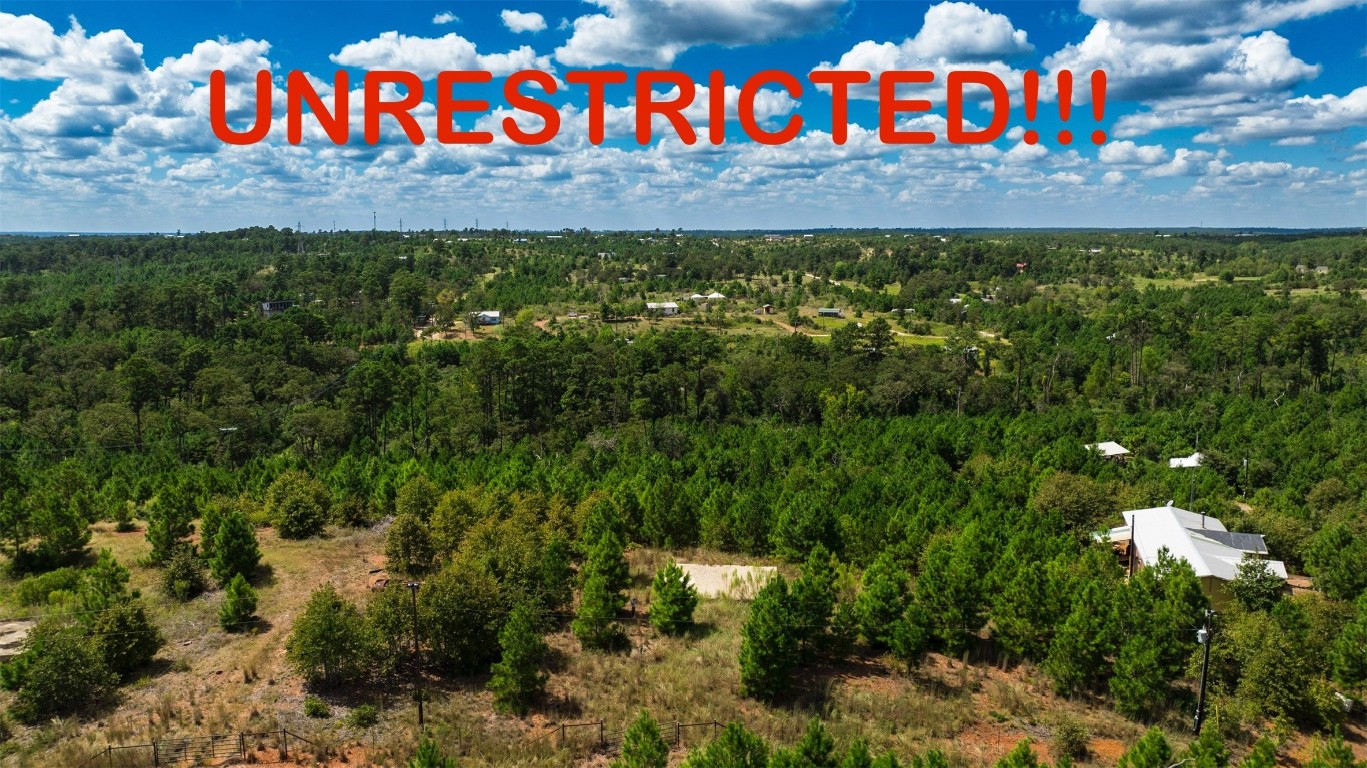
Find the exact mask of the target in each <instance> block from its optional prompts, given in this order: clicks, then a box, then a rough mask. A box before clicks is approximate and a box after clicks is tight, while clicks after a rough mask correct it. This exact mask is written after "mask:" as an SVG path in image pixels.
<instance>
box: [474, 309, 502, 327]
mask: <svg viewBox="0 0 1367 768" xmlns="http://www.w3.org/2000/svg"><path fill="white" fill-rule="evenodd" d="M475 322H476V323H479V324H480V325H498V324H499V323H502V322H503V314H502V313H501V312H500V311H499V310H497V309H485V310H480V311H479V312H476V313H475Z"/></svg>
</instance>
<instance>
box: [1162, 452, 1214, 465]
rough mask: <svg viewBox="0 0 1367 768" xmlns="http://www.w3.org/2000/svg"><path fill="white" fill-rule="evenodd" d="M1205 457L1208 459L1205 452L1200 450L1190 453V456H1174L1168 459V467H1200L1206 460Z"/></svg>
mask: <svg viewBox="0 0 1367 768" xmlns="http://www.w3.org/2000/svg"><path fill="white" fill-rule="evenodd" d="M1205 459H1206V457H1205V454H1202V453H1199V452H1197V453H1193V454H1192V455H1190V456H1178V457H1176V458H1173V459H1168V468H1169V469H1192V468H1194V467H1199V466H1201V462H1203V461H1205Z"/></svg>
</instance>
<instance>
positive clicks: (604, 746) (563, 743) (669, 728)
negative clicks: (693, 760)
mask: <svg viewBox="0 0 1367 768" xmlns="http://www.w3.org/2000/svg"><path fill="white" fill-rule="evenodd" d="M724 727H725V724H724V723H720V722H718V721H716V720H707V721H704V722H697V723H682V722H678V721H675V722H667V723H660V738H662V739H663V740H664V742H665V743H666V744H668V745H669V746H670V747H671V748H674V747H680V746H684V745H685V744H686V743H687V741H688V739H687V738H686V736H687V734H689V733H695V732H700V733H702V734H703V735H707V734H709V733H710V735H711V736H712V737H714V738H715V737H716V735H717V734H719V733H721V729H722V728H724ZM625 738H626V731H625V730H620V731H616V730H614V731H609V730H607V726H606V723H605V722H604V721H603V720H590V721H588V722H583V723H560V724H559V725H553V726H550V729H549V730H547V731H546V732H545V733H543V734H541V735H540V736H538V737H537V738H536V739H534V740H533V742H534V743H535V742H541V741H549V742H550V743H551V745H552V746H553V747H554V748H556V749H569V750H571V751H584V752H603V753H606V754H614V753H616V752H620V751H621V749H622V742H623V740H625ZM695 743H696V740H695Z"/></svg>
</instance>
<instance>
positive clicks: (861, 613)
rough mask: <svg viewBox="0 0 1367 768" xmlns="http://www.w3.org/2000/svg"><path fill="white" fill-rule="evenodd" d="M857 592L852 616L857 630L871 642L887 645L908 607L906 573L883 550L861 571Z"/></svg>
mask: <svg viewBox="0 0 1367 768" xmlns="http://www.w3.org/2000/svg"><path fill="white" fill-rule="evenodd" d="M860 584H861V587H860V590H859V596H858V597H856V598H855V601H854V609H855V616H856V617H858V621H859V634H860V635H861V636H862V637H863V638H864V641H865V642H867V643H868V644H869V645H870V646H872V647H874V648H886V647H888V644H889V642H890V641H891V640H892V635H893V633H894V631H895V630H896V624H897V621H898V619H900V618H901V617H902V616H903V615H904V613H905V612H906V608H907V574H906V571H905V570H904V569H903V568H902V567H901V566H900V565H899V564H898V563H897V561H896V560H894V559H893V557H892V553H890V552H883V553H882V554H880V555H878V557H877V558H875V559H874V561H873V563H871V564H870V565H869V567H868V568H867V569H866V570H865V571H864V576H863V579H862V580H861V582H860Z"/></svg>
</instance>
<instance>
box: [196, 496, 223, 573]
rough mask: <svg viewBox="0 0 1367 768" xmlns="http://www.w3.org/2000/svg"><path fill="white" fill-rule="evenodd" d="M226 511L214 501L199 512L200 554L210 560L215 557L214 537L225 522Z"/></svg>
mask: <svg viewBox="0 0 1367 768" xmlns="http://www.w3.org/2000/svg"><path fill="white" fill-rule="evenodd" d="M225 511H226V510H225V509H224V508H223V506H222V505H221V504H219V503H218V502H216V501H214V502H210V503H208V504H205V505H204V509H203V510H202V511H201V512H200V513H199V555H200V557H203V558H204V559H205V560H208V561H210V562H212V561H213V559H214V537H215V536H217V535H218V528H219V526H220V525H222V524H223V514H224V512H225ZM211 571H212V569H211ZM214 578H215V579H217V577H214Z"/></svg>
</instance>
